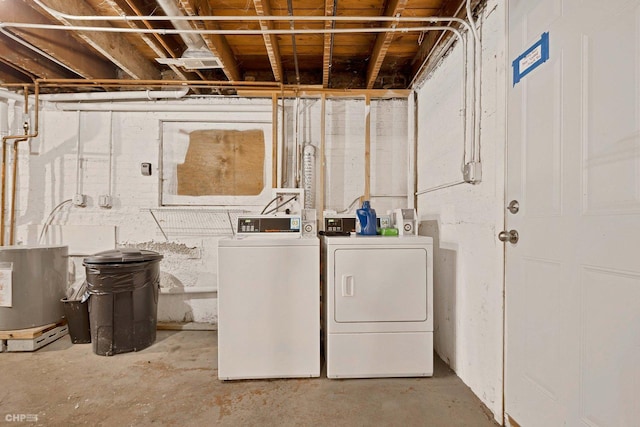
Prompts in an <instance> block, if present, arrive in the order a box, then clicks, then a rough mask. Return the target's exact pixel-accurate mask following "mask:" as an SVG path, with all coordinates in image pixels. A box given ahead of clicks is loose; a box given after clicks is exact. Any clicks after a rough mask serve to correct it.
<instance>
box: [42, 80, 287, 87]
mask: <svg viewBox="0 0 640 427" xmlns="http://www.w3.org/2000/svg"><path fill="white" fill-rule="evenodd" d="M36 81H37V82H38V83H39V84H40V86H41V87H45V86H50V85H51V84H61V85H80V86H84V85H101V84H117V85H119V86H128V85H134V86H135V85H138V86H185V85H204V86H273V87H280V83H278V82H246V81H234V80H204V81H203V80H131V79H127V80H121V79H38V80H36Z"/></svg>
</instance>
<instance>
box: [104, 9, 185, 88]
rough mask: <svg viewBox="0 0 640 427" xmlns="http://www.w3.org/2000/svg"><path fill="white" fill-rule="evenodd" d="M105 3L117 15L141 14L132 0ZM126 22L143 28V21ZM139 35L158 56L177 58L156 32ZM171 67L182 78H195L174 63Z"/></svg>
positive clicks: (133, 26)
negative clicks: (140, 24) (141, 24)
mask: <svg viewBox="0 0 640 427" xmlns="http://www.w3.org/2000/svg"><path fill="white" fill-rule="evenodd" d="M103 4H104V5H106V6H108V7H110V8H111V10H112V11H113V13H114V14H115V15H119V16H126V15H129V14H133V15H137V16H140V10H139V9H138V8H136V7H132V3H131V0H103ZM125 22H126V24H127V25H128V26H129V28H142V27H141V26H139V25H138V23H139V22H141V21H125ZM142 23H143V25H144V26H145V27H146V28H153V26H151V25H150V24H149V22H148V21H142ZM139 36H140V39H141V40H142V41H143V42H144V43H145V44H146V45H147V46H148V47H149V49H151V51H152V52H153V53H154V54H155V55H156V56H157V57H159V58H168V57H169V56H171V57H172V58H175V55H174V54H173V52H172V51H171V49H170V48H169V47H168V46H167V45H166V44H163V42H162V38H161V37H160V36H159V35H158V34H155V35H153V36H152V35H149V34H139ZM152 37H153V38H152ZM158 43H160V44H161V46H159V45H158ZM169 68H171V71H173V72H174V73H175V75H176V77H178V78H179V79H181V80H191V79H192V78H193V76H190V75H187V74H186V73H185V72H183V71H182V70H181V69H180V68H179V67H177V66H175V65H173V64H169Z"/></svg>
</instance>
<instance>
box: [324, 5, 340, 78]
mask: <svg viewBox="0 0 640 427" xmlns="http://www.w3.org/2000/svg"><path fill="white" fill-rule="evenodd" d="M336 12H337V11H336V0H325V2H324V16H335V14H336ZM333 26H334V24H333V23H332V22H330V21H325V23H324V28H325V29H326V30H328V29H330V28H331V27H333ZM322 43H323V45H322V87H329V76H330V75H331V55H332V54H333V52H332V50H333V49H332V47H333V46H332V45H333V35H332V34H329V33H326V34H325V35H324V37H323V42H322Z"/></svg>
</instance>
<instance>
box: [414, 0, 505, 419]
mask: <svg viewBox="0 0 640 427" xmlns="http://www.w3.org/2000/svg"><path fill="white" fill-rule="evenodd" d="M505 17H506V10H505V5H504V3H503V2H499V1H497V0H489V1H488V2H487V5H486V7H485V9H484V10H483V11H482V12H481V13H480V16H479V25H480V29H479V31H480V35H481V39H482V75H481V90H482V128H481V160H482V174H483V176H482V182H481V183H480V184H477V185H471V184H461V185H456V186H453V187H450V188H446V189H441V190H436V191H433V192H429V193H426V194H423V195H421V196H419V197H418V200H417V210H418V215H419V218H420V221H421V225H420V233H421V234H425V235H430V236H433V238H434V252H435V253H434V311H435V318H434V321H435V347H436V351H437V353H438V354H439V355H440V357H441V358H442V359H444V360H445V361H446V362H447V363H449V364H450V366H451V367H452V368H453V369H454V370H455V371H456V373H457V374H458V375H459V376H460V378H461V379H462V380H463V381H464V382H465V383H466V384H467V385H469V387H470V388H471V389H472V390H473V391H474V392H475V393H476V394H477V395H478V397H479V398H480V399H481V400H482V401H483V402H484V403H485V404H486V405H487V406H488V407H489V409H490V410H491V411H492V412H493V414H494V416H495V418H496V420H498V421H499V422H501V421H502V412H503V407H502V405H503V402H502V385H503V378H502V366H503V353H502V336H503V330H502V328H503V326H502V325H503V323H502V321H503V317H502V316H503V262H504V252H503V244H502V243H501V242H500V241H498V240H497V238H496V236H497V234H498V232H499V231H500V230H501V229H502V227H503V223H504V176H505V175H504V173H505V171H504V151H505V88H506V77H505V64H506V59H505V46H504V43H505V41H504V40H505V37H504V34H505V20H506V18H505ZM461 72H462V54H461V46H460V45H457V46H455V48H454V49H453V51H452V52H451V53H450V54H449V55H448V56H447V57H446V58H445V59H444V60H443V61H442V63H441V64H440V66H439V67H438V68H437V69H436V70H435V71H434V72H433V73H432V75H431V76H430V77H429V78H428V79H427V80H426V81H425V82H424V84H423V85H422V87H421V88H420V89H419V91H418V101H417V105H418V115H419V117H418V119H417V123H418V142H417V143H418V150H417V156H418V164H417V173H418V191H420V190H425V189H429V188H433V187H437V186H439V185H443V184H447V183H452V182H456V181H460V180H462V172H461V164H462V158H463V150H464V148H463V147H464V145H463V127H462V120H461V96H462V92H461V85H460V78H461Z"/></svg>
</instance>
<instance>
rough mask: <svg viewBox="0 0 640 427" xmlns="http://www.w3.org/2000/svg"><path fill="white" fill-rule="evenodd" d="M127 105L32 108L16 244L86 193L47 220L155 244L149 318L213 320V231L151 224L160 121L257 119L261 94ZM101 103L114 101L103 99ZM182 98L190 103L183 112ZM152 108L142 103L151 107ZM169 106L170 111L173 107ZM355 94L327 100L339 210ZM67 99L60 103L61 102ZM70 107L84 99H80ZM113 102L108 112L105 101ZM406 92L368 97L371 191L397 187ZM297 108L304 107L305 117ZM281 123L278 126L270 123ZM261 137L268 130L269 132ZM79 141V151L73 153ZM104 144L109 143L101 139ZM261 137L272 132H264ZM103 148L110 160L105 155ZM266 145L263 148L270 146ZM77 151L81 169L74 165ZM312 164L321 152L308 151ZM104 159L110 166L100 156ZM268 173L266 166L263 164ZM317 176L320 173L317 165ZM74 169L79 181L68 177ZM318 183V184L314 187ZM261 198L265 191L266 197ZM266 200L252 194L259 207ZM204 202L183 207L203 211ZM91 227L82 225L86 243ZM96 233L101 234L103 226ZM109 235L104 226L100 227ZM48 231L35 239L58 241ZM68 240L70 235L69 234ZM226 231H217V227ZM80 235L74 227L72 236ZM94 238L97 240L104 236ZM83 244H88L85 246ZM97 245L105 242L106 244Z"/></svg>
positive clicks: (315, 132) (313, 134)
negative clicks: (155, 291)
mask: <svg viewBox="0 0 640 427" xmlns="http://www.w3.org/2000/svg"><path fill="white" fill-rule="evenodd" d="M305 103H306V104H308V111H307V112H305V113H304V114H302V115H301V118H302V120H300V122H299V124H298V125H299V126H300V134H301V135H303V137H304V139H303V141H308V142H311V143H313V144H314V145H316V147H319V145H320V142H319V141H320V123H321V120H320V119H321V117H320V114H321V108H320V102H319V100H306V101H305ZM136 104H142V106H140V105H138V106H137V107H136V109H135V111H119V110H120V109H121V108H120V107H117V106H115V105H114V104H101V105H100V106H99V107H98V108H99V109H102V110H104V111H73V110H64V111H62V110H60V109H59V108H58V107H59V105H58V106H56V105H55V104H48V105H44V106H43V109H42V111H41V114H40V136H39V137H38V138H36V139H33V140H32V141H31V142H30V144H29V145H26V144H25V145H22V146H20V153H19V178H18V183H17V184H18V185H17V187H18V193H17V206H16V207H17V226H18V227H17V234H16V241H17V243H18V244H36V243H37V241H38V236H39V233H40V230H41V227H42V225H43V224H44V223H45V221H46V220H47V217H48V215H49V213H50V212H51V211H52V210H53V209H54V207H56V206H57V205H58V204H59V203H61V202H63V201H65V200H68V199H72V198H73V197H74V195H75V194H76V192H78V193H81V194H84V195H86V207H77V206H74V205H73V204H72V203H67V204H65V205H64V206H63V207H62V208H61V209H59V211H58V212H57V214H56V215H55V217H54V218H53V220H52V224H54V225H60V226H61V227H64V226H65V225H69V226H88V227H89V228H91V226H93V227H96V229H97V228H98V227H100V229H101V230H104V229H107V230H108V228H109V227H113V228H114V229H115V233H114V235H115V238H114V239H113V240H114V241H113V242H112V244H113V245H114V246H126V247H138V248H141V249H150V250H155V251H157V252H160V253H162V254H163V255H164V260H163V261H162V263H161V270H162V274H161V287H162V294H161V298H160V302H159V313H158V318H159V320H161V321H197V322H210V323H216V321H217V302H216V294H215V289H216V288H217V249H216V248H217V241H218V240H219V238H221V237H222V236H219V235H208V234H203V235H197V234H195V235H194V234H193V233H191V234H189V235H184V234H180V232H179V231H178V232H173V233H172V232H169V233H166V230H165V234H167V238H165V235H164V234H163V230H161V229H160V227H159V226H158V224H157V223H156V221H155V219H154V216H153V215H152V212H153V211H157V210H160V211H162V210H163V209H165V210H166V209H174V208H176V207H171V208H163V207H161V206H160V191H161V182H160V179H159V177H160V175H159V173H158V168H159V167H160V160H161V157H162V155H161V149H160V147H161V138H162V127H161V123H162V121H163V120H164V121H196V122H197V121H201V122H210V121H221V122H225V123H233V122H234V121H243V120H256V119H260V118H262V119H264V120H266V121H270V120H271V117H272V113H271V100H270V99H266V100H265V99H235V98H209V99H198V100H184V101H166V102H165V101H157V102H154V103H148V104H147V105H149V111H144V105H145V103H144V102H140V103H136ZM110 105H114V107H111V106H110ZM190 105H195V107H194V108H193V109H194V110H202V109H205V110H206V109H208V108H209V107H210V111H185V110H189V108H190V107H189V106H190ZM154 106H162V107H163V108H162V110H163V111H159V110H161V109H160V108H156V110H158V111H151V110H153V109H154V108H155V107H154ZM172 106H175V111H172V110H171V108H172ZM364 107H365V105H364V101H363V100H362V99H360V100H349V99H335V100H330V101H327V121H326V126H327V133H326V145H327V185H326V189H325V193H326V200H327V207H328V208H333V209H336V210H341V209H344V208H346V207H347V206H348V204H349V203H350V202H351V201H352V200H353V199H354V198H355V197H358V196H360V195H361V194H362V191H363V188H364V181H363V172H364V163H363V162H364V114H365V108H364ZM21 108H22V107H21V106H19V105H17V106H15V108H13V109H12V108H8V110H10V111H8V112H7V115H8V116H9V121H10V123H9V127H11V128H15V129H19V128H20V127H21V123H19V122H20V120H21V114H20V113H19V112H18V110H19V109H21ZM67 108H68V107H67ZM79 108H84V107H83V106H81V105H79ZM111 109H112V110H114V111H110V110H111ZM406 109H407V101H406V100H379V101H372V117H371V119H372V121H371V122H372V124H373V126H372V133H371V138H372V167H371V170H372V187H371V188H372V193H373V194H376V192H377V193H379V194H386V193H391V194H392V195H400V196H402V195H405V194H406V192H407V190H406V182H407V180H406V159H407V142H406V141H407V119H406V117H407V112H406ZM286 112H287V114H286V115H285V121H286V123H285V124H286V128H287V129H288V130H287V135H286V137H285V140H286V142H287V144H288V150H289V152H291V148H292V147H291V144H292V141H293V139H292V137H291V136H292V129H294V124H293V120H294V117H293V115H292V114H291V109H290V103H289V102H287V104H286ZM305 115H306V116H305ZM279 129H280V126H279ZM269 139H270V138H269ZM78 141H79V142H80V144H79V145H80V150H79V156H78V151H77V147H78ZM110 143H111V144H112V145H111V146H110ZM267 143H268V144H270V143H271V141H270V140H269V141H267ZM110 152H111V153H112V158H111V161H110V160H109V157H110ZM267 152H268V153H269V154H270V153H271V148H270V147H269V148H268V150H267ZM78 157H79V158H80V162H79V164H80V169H79V170H78V169H77V165H78ZM316 159H317V166H318V167H319V161H320V156H319V155H318V156H317V157H316ZM143 162H148V163H151V164H152V168H153V171H152V175H151V176H143V175H142V174H141V172H140V164H141V163H143ZM110 163H111V170H109V164H110ZM268 175H269V178H270V173H268ZM318 175H319V174H318ZM78 177H79V180H78V179H77V178H78ZM110 187H111V196H112V204H113V205H112V207H111V208H109V209H105V208H101V207H100V206H98V198H99V196H100V195H104V194H107V193H108V192H109V188H110ZM317 188H319V186H318V187H317ZM269 198H270V197H269ZM267 201H268V198H267V199H264V200H257V201H256V203H255V206H243V208H245V209H248V210H254V211H259V210H260V209H261V208H262V206H263V205H264V204H266V202H267ZM373 204H374V207H376V208H377V209H379V211H381V212H384V211H386V209H392V208H396V207H403V206H406V198H403V197H396V198H386V197H385V198H379V199H377V200H376V199H374V200H373ZM210 209H212V207H194V206H190V207H187V208H184V210H185V211H186V212H187V213H186V214H185V215H188V212H193V210H196V211H198V210H210ZM97 234H98V233H87V235H86V240H87V241H88V243H91V241H92V240H96V239H97ZM102 234H103V233H102ZM107 234H108V233H107ZM56 236H57V235H56V234H55V233H53V232H49V233H48V234H47V235H46V236H45V239H44V241H45V242H46V243H59V241H56V238H57V237H56ZM75 237H76V239H77V238H78V236H75ZM224 237H226V236H224ZM80 238H82V236H80ZM103 243H104V242H102V243H98V242H96V245H99V244H103ZM89 246H91V245H89ZM96 249H108V248H107V247H104V248H98V247H96ZM82 258H83V256H82V254H79V256H76V257H74V260H75V271H76V275H77V276H81V275H82V274H83V272H84V268H83V266H82V264H81V263H82Z"/></svg>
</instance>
